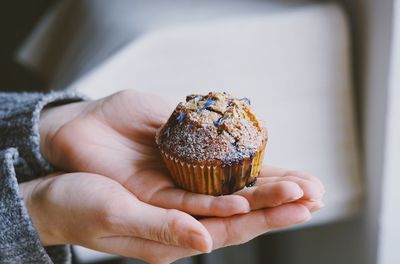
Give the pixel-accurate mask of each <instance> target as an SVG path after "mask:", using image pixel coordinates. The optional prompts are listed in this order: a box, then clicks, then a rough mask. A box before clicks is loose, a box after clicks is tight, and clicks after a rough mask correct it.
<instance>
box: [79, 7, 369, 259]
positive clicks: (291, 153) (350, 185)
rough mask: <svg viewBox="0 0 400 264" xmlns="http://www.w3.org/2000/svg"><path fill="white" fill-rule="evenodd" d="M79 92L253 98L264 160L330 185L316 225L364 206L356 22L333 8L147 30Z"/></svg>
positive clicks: (81, 83) (92, 75)
mask: <svg viewBox="0 0 400 264" xmlns="http://www.w3.org/2000/svg"><path fill="white" fill-rule="evenodd" d="M71 87H73V88H76V89H77V90H79V91H81V92H83V93H86V94H88V95H90V96H91V97H93V98H99V97H102V96H106V95H109V94H111V93H113V92H116V91H118V90H123V89H136V90H140V91H145V92H151V93H154V94H158V95H161V96H163V97H165V98H166V99H167V100H170V101H172V102H173V103H174V104H177V103H178V102H179V101H181V100H183V99H184V97H185V96H186V95H187V94H190V93H207V92H208V91H211V90H220V91H229V92H231V93H232V94H234V95H235V96H237V97H242V96H246V97H249V98H251V100H252V104H253V107H254V108H255V110H256V112H257V113H258V115H259V117H261V118H262V119H263V120H265V121H266V123H267V124H268V127H269V129H270V138H269V144H268V147H267V152H266V155H265V163H266V164H273V165H277V166H282V167H288V168H293V169H299V170H305V171H308V172H310V173H313V174H314V175H317V176H318V177H320V178H321V180H322V181H323V182H324V184H325V186H326V189H327V192H326V197H325V203H326V207H325V208H324V209H323V210H321V211H320V212H318V213H316V214H315V216H314V218H313V220H312V221H311V222H310V223H309V224H308V225H315V224H321V223H325V222H332V221H337V220H341V219H345V218H348V217H351V216H352V215H354V214H355V213H357V212H358V210H359V206H360V198H361V195H362V186H361V181H360V175H359V170H358V151H357V146H356V136H357V135H356V131H355V123H354V120H353V107H352V98H351V91H352V86H351V72H350V54H349V37H348V25H347V23H346V20H345V18H344V15H343V12H342V11H341V10H340V9H339V8H338V7H337V6H335V5H316V6H315V5H314V6H307V7H297V8H287V9H283V10H279V11H278V12H274V13H269V14H264V15H261V14H257V15H242V16H236V17H229V18H220V19H213V20H212V21H203V22H193V23H187V24H181V25H175V24H174V25H169V26H164V27H161V28H158V29H153V30H149V31H148V32H147V33H145V34H142V35H141V36H140V37H139V38H137V39H135V40H134V41H133V42H131V43H130V44H129V45H127V46H126V47H125V48H124V49H122V50H121V51H120V52H118V53H117V54H116V55H114V56H113V57H111V58H110V59H108V60H107V61H105V62H104V63H103V64H102V65H101V66H100V67H98V68H96V69H94V70H93V71H92V72H91V73H89V74H88V75H86V76H84V77H83V78H81V79H80V80H78V81H77V82H75V83H73V84H72V85H71ZM133 121H134V120H133ZM84 252H85V251H84V250H82V249H81V251H80V254H81V255H82V256H84V255H85V253H84ZM89 256H92V255H91V254H89Z"/></svg>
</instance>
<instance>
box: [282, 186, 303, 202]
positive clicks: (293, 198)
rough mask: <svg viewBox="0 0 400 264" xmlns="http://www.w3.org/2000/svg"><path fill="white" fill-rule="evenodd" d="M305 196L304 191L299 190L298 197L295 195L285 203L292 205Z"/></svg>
mask: <svg viewBox="0 0 400 264" xmlns="http://www.w3.org/2000/svg"><path fill="white" fill-rule="evenodd" d="M303 196H304V192H303V190H302V189H299V191H298V193H297V194H296V195H293V196H292V197H291V198H289V199H287V200H286V201H284V202H283V203H290V202H293V201H296V200H299V199H300V198H301V197H303Z"/></svg>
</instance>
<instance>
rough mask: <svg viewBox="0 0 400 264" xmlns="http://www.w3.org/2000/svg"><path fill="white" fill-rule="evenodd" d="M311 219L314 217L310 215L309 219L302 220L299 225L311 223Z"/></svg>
mask: <svg viewBox="0 0 400 264" xmlns="http://www.w3.org/2000/svg"><path fill="white" fill-rule="evenodd" d="M311 219H312V215H311V214H309V215H308V217H307V218H304V219H303V220H301V221H300V222H299V224H303V223H306V222H308V221H310V220H311Z"/></svg>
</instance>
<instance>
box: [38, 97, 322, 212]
mask: <svg viewBox="0 0 400 264" xmlns="http://www.w3.org/2000/svg"><path fill="white" fill-rule="evenodd" d="M171 112H172V108H171V107H169V106H168V105H167V104H166V103H165V102H164V101H163V100H162V99H161V98H159V97H157V96H153V95H147V94H142V93H138V92H135V91H124V92H119V93H116V94H114V95H111V96H109V97H106V98H103V99H100V100H96V101H89V102H80V103H73V104H67V105H63V106H58V107H51V108H48V109H46V110H44V111H43V113H42V116H41V123H40V131H41V150H42V153H43V155H44V157H45V158H46V159H47V160H49V161H50V163H52V164H53V165H54V166H56V167H57V168H59V169H61V170H64V171H72V172H73V171H82V172H91V173H97V174H101V175H105V176H107V177H110V178H111V179H114V180H116V181H118V182H119V183H121V184H122V185H123V186H125V187H126V188H127V189H129V190H130V191H131V192H132V193H133V194H134V195H135V196H136V197H137V198H138V199H139V200H140V201H143V202H145V203H149V204H152V205H154V206H158V207H163V208H174V209H178V210H181V211H184V212H187V213H189V214H192V215H207V216H230V215H234V214H240V213H246V212H249V211H250V210H255V209H259V208H264V207H269V206H275V205H277V204H276V202H274V203H272V204H271V203H270V201H271V200H270V199H268V198H269V196H271V193H274V196H277V195H278V197H277V198H276V199H277V200H280V199H281V198H282V197H283V198H285V200H282V201H286V202H293V201H295V200H297V199H299V198H302V202H303V203H304V204H305V205H306V206H307V207H308V208H310V209H311V208H312V207H318V204H319V203H320V198H321V197H322V193H323V187H322V184H321V183H320V182H319V181H318V180H317V179H316V178H314V177H311V176H305V175H303V174H300V173H297V172H295V173H291V172H290V171H289V172H286V171H284V172H282V171H281V170H278V171H276V170H268V169H266V170H265V171H264V172H262V173H261V175H260V178H259V180H258V183H257V185H256V187H253V188H247V189H245V190H244V191H241V192H239V193H238V194H234V195H226V196H219V197H213V196H209V195H201V194H194V193H190V192H187V191H184V190H182V189H180V188H177V187H176V186H175V185H174V183H173V182H172V180H171V179H170V177H169V176H168V172H167V171H166V170H165V168H164V166H163V164H162V161H161V158H160V156H159V153H158V150H157V147H156V145H155V133H156V131H157V129H158V128H159V127H160V126H161V125H162V124H164V123H165V121H166V120H167V118H168V117H169V115H170V113H171ZM275 173H276V174H275ZM269 176H274V178H271V177H269ZM277 176H284V177H277ZM316 204H317V205H316Z"/></svg>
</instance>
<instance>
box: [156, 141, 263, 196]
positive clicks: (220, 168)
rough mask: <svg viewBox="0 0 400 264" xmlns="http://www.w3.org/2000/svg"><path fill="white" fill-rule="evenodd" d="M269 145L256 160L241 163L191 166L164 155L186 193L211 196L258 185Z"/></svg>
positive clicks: (205, 163) (257, 155) (175, 178)
mask: <svg viewBox="0 0 400 264" xmlns="http://www.w3.org/2000/svg"><path fill="white" fill-rule="evenodd" d="M265 146H266V142H264V144H263V145H262V146H261V147H260V149H259V150H258V151H257V153H256V154H255V155H254V156H253V157H252V158H245V159H243V160H241V161H240V162H238V163H234V164H223V165H215V164H212V163H207V162H197V163H196V162H193V163H190V162H187V161H184V160H182V159H179V158H177V157H174V156H172V155H169V154H167V153H166V152H164V151H162V150H161V151H160V153H161V156H162V158H163V160H164V163H165V165H166V167H167V169H168V170H169V172H170V174H171V177H172V179H173V180H174V182H175V183H176V184H177V185H178V186H180V187H182V188H183V189H185V190H188V191H191V192H195V193H202V194H210V195H223V194H231V193H233V192H236V191H238V190H240V189H243V188H244V187H245V186H250V185H252V184H254V183H255V181H256V178H257V176H258V175H259V174H260V170H261V166H262V163H263V159H264V152H265Z"/></svg>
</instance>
